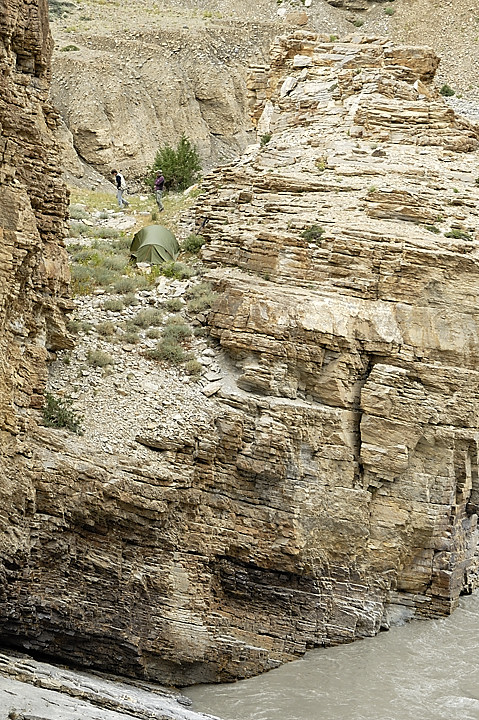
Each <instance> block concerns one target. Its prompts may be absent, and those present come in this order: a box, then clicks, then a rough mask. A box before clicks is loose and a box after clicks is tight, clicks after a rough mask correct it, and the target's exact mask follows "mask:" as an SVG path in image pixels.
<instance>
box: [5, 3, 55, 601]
mask: <svg viewBox="0 0 479 720" xmlns="http://www.w3.org/2000/svg"><path fill="white" fill-rule="evenodd" d="M46 17H47V7H46V2H45V3H43V2H40V3H35V2H33V3H29V2H21V1H18V2H13V1H11V2H0V65H1V72H0V185H1V187H2V191H1V194H0V329H1V332H0V468H1V476H2V480H1V483H0V530H1V532H0V597H2V598H3V597H4V596H5V592H6V588H7V587H8V583H9V573H10V571H11V569H12V568H14V567H15V565H16V562H17V558H19V557H21V558H22V559H23V560H25V558H26V557H27V556H28V538H27V535H25V534H24V527H23V520H22V516H23V514H24V511H25V505H26V504H28V503H30V502H32V491H31V485H30V479H29V478H28V473H27V472H26V469H25V457H23V456H22V455H21V453H22V452H25V453H27V454H28V452H29V451H28V449H27V446H25V445H24V439H25V431H26V430H27V429H28V426H29V408H30V407H31V406H38V405H39V404H41V402H42V399H41V395H42V393H43V387H44V384H45V379H46V363H45V360H46V356H47V352H48V350H50V349H58V348H63V347H67V346H68V340H67V338H66V333H65V327H64V320H63V310H64V309H65V307H66V306H67V304H68V301H67V300H66V292H67V283H68V265H67V259H66V253H65V251H64V250H63V247H62V237H63V234H64V227H65V218H66V214H67V196H66V190H65V188H64V186H63V185H62V184H61V183H60V182H59V171H58V167H57V156H56V151H55V146H54V144H53V142H52V128H53V127H55V125H56V121H57V116H56V114H55V113H54V112H53V109H52V107H51V106H50V105H49V104H48V102H47V95H48V79H49V62H50V53H51V38H50V35H49V32H48V23H47V22H46ZM22 448H23V449H22Z"/></svg>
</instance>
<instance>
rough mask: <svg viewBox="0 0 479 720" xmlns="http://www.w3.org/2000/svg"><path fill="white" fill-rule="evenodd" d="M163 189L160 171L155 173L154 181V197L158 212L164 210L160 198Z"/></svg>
mask: <svg viewBox="0 0 479 720" xmlns="http://www.w3.org/2000/svg"><path fill="white" fill-rule="evenodd" d="M164 187H165V178H164V177H163V172H162V171H161V170H158V172H157V173H156V180H155V195H156V203H157V205H158V210H159V211H160V212H161V211H162V210H164V209H165V208H164V206H163V203H162V201H161V196H162V195H163V188H164Z"/></svg>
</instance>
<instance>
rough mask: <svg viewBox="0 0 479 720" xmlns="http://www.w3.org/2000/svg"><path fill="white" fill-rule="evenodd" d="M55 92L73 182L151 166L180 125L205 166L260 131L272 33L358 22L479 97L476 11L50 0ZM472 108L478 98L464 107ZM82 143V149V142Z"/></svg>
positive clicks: (334, 0) (363, 2)
mask: <svg viewBox="0 0 479 720" xmlns="http://www.w3.org/2000/svg"><path fill="white" fill-rule="evenodd" d="M51 18H52V27H53V34H54V38H55V48H56V49H55V53H54V63H53V85H52V97H53V101H54V104H55V105H56V106H57V108H59V110H60V113H61V116H62V118H63V120H64V124H63V125H62V128H61V129H60V130H59V131H58V132H57V138H58V140H59V141H60V143H61V145H62V148H63V152H62V164H63V166H64V168H65V169H66V170H67V171H68V172H69V173H70V175H69V177H70V179H71V180H73V178H76V180H75V182H76V181H77V180H78V179H79V178H81V177H82V176H84V177H85V180H88V179H89V178H90V173H89V172H88V167H87V166H86V165H85V163H87V164H88V166H91V167H93V168H95V169H96V170H97V171H100V173H102V174H103V175H107V174H108V171H109V169H110V168H111V166H112V165H118V164H119V165H120V166H121V168H122V169H123V170H125V171H126V172H127V174H129V175H130V177H131V176H136V177H142V176H143V175H144V171H145V168H146V167H147V166H148V165H149V164H150V163H151V161H152V159H153V157H154V153H155V151H156V149H157V147H158V145H159V144H160V143H164V142H172V143H175V142H176V141H177V140H178V138H179V136H180V135H181V133H182V132H186V134H187V135H188V136H189V137H191V138H192V140H193V141H194V142H195V143H196V144H197V146H198V148H199V150H200V152H201V155H202V158H203V162H204V166H205V168H211V167H213V166H215V165H216V164H218V163H222V162H225V161H226V160H228V159H230V158H232V157H235V156H237V155H238V154H239V153H240V152H241V151H242V150H243V149H244V148H245V147H246V145H247V144H249V143H250V142H254V140H255V136H254V132H253V129H252V126H251V122H250V117H249V113H248V107H247V94H246V89H245V88H246V78H247V76H248V74H249V69H250V67H251V66H256V65H265V64H267V63H268V62H269V61H268V52H269V47H270V44H271V42H272V40H273V38H274V36H275V35H277V34H278V33H281V32H284V31H285V30H287V29H288V28H292V27H300V26H304V25H306V26H307V27H308V28H310V29H313V30H316V31H317V32H320V33H323V34H325V35H327V36H330V35H334V36H344V35H345V34H346V33H348V32H353V31H355V29H358V28H360V29H361V32H362V33H364V34H369V35H381V36H388V37H390V38H391V39H393V40H394V41H395V42H399V43H401V42H407V43H409V44H423V43H424V39H425V38H427V39H428V42H429V44H430V45H431V46H432V47H433V48H434V50H435V51H436V52H437V53H438V54H439V55H440V56H441V57H442V61H441V66H440V68H439V71H438V76H437V82H438V84H439V85H442V84H444V83H448V84H449V85H450V86H451V87H452V88H453V89H454V90H455V91H456V93H457V94H459V95H461V96H463V98H464V99H469V100H472V101H474V100H476V99H477V95H478V91H477V79H476V78H477V70H478V66H477V63H478V60H477V52H476V51H475V49H476V46H477V35H478V31H479V30H478V27H479V20H478V19H479V15H478V14H477V12H475V11H474V9H473V8H471V7H470V3H467V2H466V0H455V2H454V7H453V8H452V6H451V4H450V3H448V2H440V3H437V2H435V1H433V0H427V1H426V2H419V0H396V1H395V2H371V0H353V1H351V2H350V1H348V0H345V2H342V1H341V0H311V1H310V2H309V1H308V2H307V3H305V4H303V3H301V2H299V0H297V1H296V2H295V1H293V0H291V1H286V0H283V2H276V0H260V1H259V2H243V3H241V5H240V6H238V5H237V3H234V2H232V1H231V0H211V1H209V0H208V1H206V0H202V1H201V2H194V3H188V2H180V1H179V0H165V1H164V2H162V3H161V4H160V3H155V2H153V1H151V2H144V1H141V0H132V2H130V3H128V4H127V5H125V4H122V3H118V2H116V3H112V2H110V3H109V4H108V12H105V5H104V4H103V3H102V2H99V0H82V1H80V2H77V3H73V2H69V1H68V0H65V1H64V0H52V2H51ZM460 107H461V108H463V107H464V108H465V109H466V110H469V109H470V108H469V106H467V104H466V105H464V102H463V103H462V105H460ZM73 148H75V150H74V149H73Z"/></svg>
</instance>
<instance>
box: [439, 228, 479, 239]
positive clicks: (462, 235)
mask: <svg viewBox="0 0 479 720" xmlns="http://www.w3.org/2000/svg"><path fill="white" fill-rule="evenodd" d="M445 237H447V238H454V239H455V240H472V237H471V236H470V235H469V233H467V232H465V231H464V230H458V229H456V228H453V229H452V230H450V231H449V232H447V233H445Z"/></svg>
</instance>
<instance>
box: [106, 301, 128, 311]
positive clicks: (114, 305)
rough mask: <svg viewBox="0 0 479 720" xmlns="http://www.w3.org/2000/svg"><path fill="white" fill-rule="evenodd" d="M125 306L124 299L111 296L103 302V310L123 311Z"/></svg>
mask: <svg viewBox="0 0 479 720" xmlns="http://www.w3.org/2000/svg"><path fill="white" fill-rule="evenodd" d="M124 307H125V303H124V301H123V300H119V299H115V298H111V299H109V300H106V301H105V302H104V303H103V310H111V312H121V311H122V310H123V308H124Z"/></svg>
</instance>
